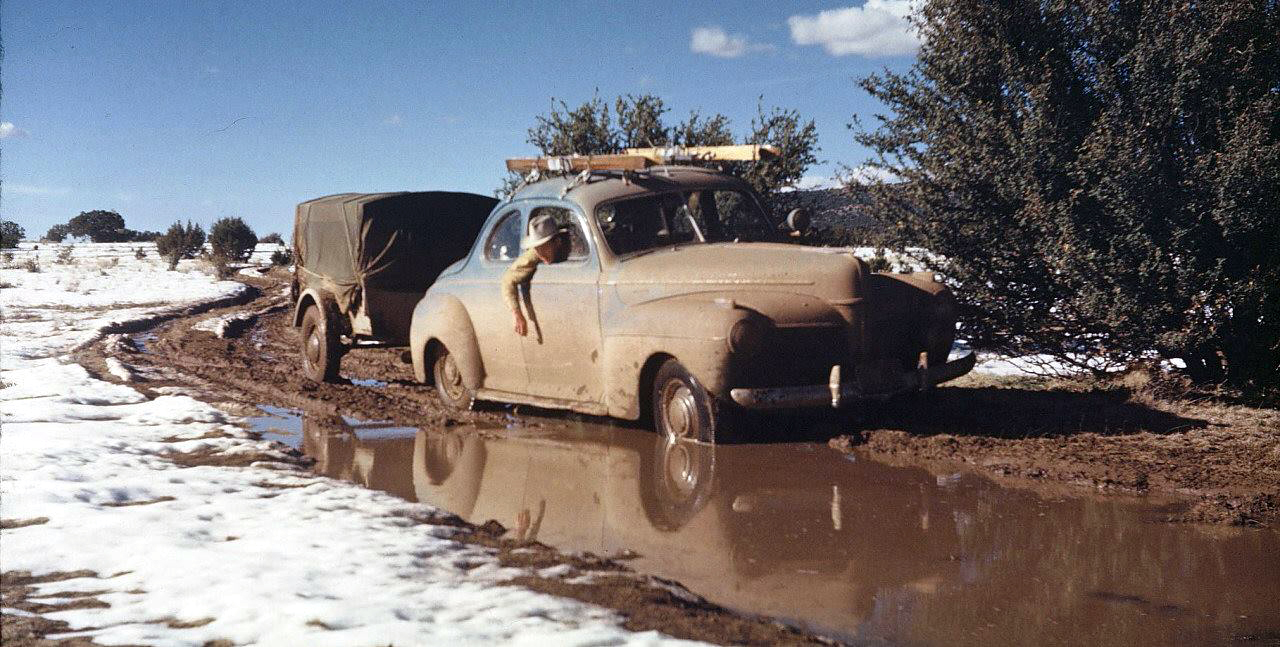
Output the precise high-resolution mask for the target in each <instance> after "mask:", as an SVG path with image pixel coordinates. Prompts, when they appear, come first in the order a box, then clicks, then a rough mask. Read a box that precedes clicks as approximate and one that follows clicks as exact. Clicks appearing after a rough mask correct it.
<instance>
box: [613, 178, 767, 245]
mask: <svg viewBox="0 0 1280 647" xmlns="http://www.w3.org/2000/svg"><path fill="white" fill-rule="evenodd" d="M596 222H598V223H599V224H600V231H601V232H603V233H604V238H605V241H606V242H608V243H609V249H611V250H613V253H614V254H616V255H618V256H628V255H631V254H638V253H640V252H645V251H648V250H651V249H655V248H658V247H664V246H669V245H680V244H685V243H723V242H756V241H765V240H774V239H775V238H776V237H777V231H776V229H775V227H774V226H773V224H772V223H770V222H769V219H768V218H766V217H765V216H764V214H763V213H762V212H761V211H760V207H759V206H758V205H757V204H756V201H755V200H754V199H753V198H752V197H751V196H750V195H749V194H747V193H744V192H742V191H733V190H722V189H699V190H696V191H673V192H670V193H657V194H649V195H643V196H639V197H635V198H629V199H626V200H618V201H616V202H610V203H608V204H604V205H601V206H599V207H597V208H596Z"/></svg>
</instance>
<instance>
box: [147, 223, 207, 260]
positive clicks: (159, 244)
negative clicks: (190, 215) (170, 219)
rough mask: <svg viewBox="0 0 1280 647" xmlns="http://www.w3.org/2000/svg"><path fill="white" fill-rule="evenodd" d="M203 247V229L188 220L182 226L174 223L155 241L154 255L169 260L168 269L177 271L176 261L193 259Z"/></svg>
mask: <svg viewBox="0 0 1280 647" xmlns="http://www.w3.org/2000/svg"><path fill="white" fill-rule="evenodd" d="M203 247H204V229H203V228H202V227H200V225H192V224H191V221H190V220H188V221H187V224H186V225H185V226H184V225H183V224H182V223H181V222H175V223H173V224H172V225H170V226H169V230H168V231H166V232H165V233H164V234H163V235H162V236H160V237H159V238H157V239H156V253H157V254H159V255H160V256H161V257H162V258H167V259H169V269H171V270H173V269H177V267H178V261H180V260H182V259H184V258H195V256H196V254H197V253H199V252H200V251H201V249H202V248H203Z"/></svg>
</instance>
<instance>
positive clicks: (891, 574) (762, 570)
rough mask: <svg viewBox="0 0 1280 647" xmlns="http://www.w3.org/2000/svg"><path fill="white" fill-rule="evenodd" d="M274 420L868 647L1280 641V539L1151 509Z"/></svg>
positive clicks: (693, 584)
mask: <svg viewBox="0 0 1280 647" xmlns="http://www.w3.org/2000/svg"><path fill="white" fill-rule="evenodd" d="M268 413H269V415H268V416H264V417H263V418H260V419H256V420H255V422H254V424H255V427H256V428H258V429H259V430H262V431H264V432H265V433H266V434H267V435H268V436H269V437H273V438H275V439H277V440H281V441H282V442H286V443H288V444H290V445H293V446H295V447H299V448H301V449H302V450H303V451H304V452H306V453H307V454H309V455H311V456H312V457H314V458H315V459H316V461H317V463H316V470H317V471H319V472H321V473H323V474H325V475H328V476H332V477H336V478H342V479H347V480H351V481H354V482H357V483H360V484H362V485H365V486H367V487H370V488H375V489H379V490H384V491H387V492H390V493H392V494H394V495H397V496H400V497H403V498H405V499H408V500H412V501H421V502H423V503H427V504H431V505H434V506H436V507H439V508H442V509H445V510H448V511H450V512H453V513H455V514H457V515H459V516H461V517H463V518H465V519H467V520H468V521H471V522H473V523H476V524H481V523H484V522H485V521H488V520H490V519H494V520H497V521H498V522H500V523H501V524H502V525H503V526H505V527H507V528H515V527H517V525H518V523H519V520H520V519H521V517H522V516H523V517H525V518H526V519H527V526H526V527H527V528H528V534H529V535H530V536H531V537H532V538H533V539H536V540H537V541H540V542H542V543H545V544H549V545H552V546H555V547H557V548H559V549H561V550H563V551H566V552H591V553H595V554H600V555H635V557H634V558H632V559H630V560H629V561H628V562H627V563H628V564H629V565H631V566H632V567H633V568H635V569H636V570H637V571H640V572H643V573H650V574H653V575H657V576H660V577H665V578H670V579H673V580H677V581H679V582H680V583H682V584H683V585H685V586H686V587H688V588H689V589H690V590H692V591H694V592H695V593H698V594H699V595H702V596H703V597H705V598H707V599H708V600H711V601H713V602H715V603H718V604H721V605H724V606H726V607H729V608H732V609H736V610H739V611H743V612H746V613H752V614H761V615H767V616H772V617H776V618H779V619H781V620H783V621H785V622H787V623H789V624H793V625H795V626H798V627H802V628H805V629H808V630H811V631H815V632H818V633H823V634H826V635H830V636H834V637H837V638H839V639H841V640H845V641H849V642H853V643H866V644H886V643H887V644H905V645H956V644H964V645H992V644H1042V645H1052V644H1062V645H1079V644H1090V645H1205V644H1232V645H1250V644H1275V643H1276V641H1277V640H1280V532H1276V531H1274V530H1261V531H1259V530H1244V529H1230V528H1219V527H1204V526H1195V525H1179V524H1169V523H1162V522H1160V521H1159V520H1160V519H1161V518H1163V516H1164V515H1165V514H1166V513H1167V510H1163V509H1161V507H1160V506H1158V505H1154V504H1150V503H1143V502H1128V501H1117V500H1115V499H1089V498H1079V497H1071V498H1058V497H1055V496H1052V495H1047V494H1044V493H1037V492H1032V491H1029V490H1020V489H1008V488H1002V487H999V486H997V485H996V484H994V483H993V482H991V481H989V480H987V479H985V478H983V477H981V476H978V475H975V474H969V473H955V474H943V475H936V474H932V473H929V472H926V471H924V470H921V469H916V468H903V467H893V466H889V465H885V464H882V463H878V462H875V461H872V460H865V459H862V458H851V457H850V456H848V455H844V454H841V453H839V452H836V451H834V450H831V449H829V448H828V447H826V446H825V445H822V444H814V443H790V444H759V445H731V446H710V445H700V444H692V443H675V444H668V443H664V442H661V441H660V440H659V439H658V438H657V437H656V436H655V435H654V434H652V433H649V432H646V431H641V430H635V429H627V428H619V427H611V426H602V425H595V424H588V423H579V422H573V421H565V420H558V419H550V420H547V419H539V420H540V422H542V423H544V424H542V425H540V426H539V427H538V428H537V429H531V430H519V429H517V430H515V432H514V433H516V434H518V435H516V436H513V437H503V438H485V437H483V435H482V434H478V433H475V431H476V430H472V429H469V428H466V427H459V428H451V429H444V430H441V429H411V428H405V427H392V426H389V425H385V424H380V423H364V422H358V421H354V420H349V419H341V418H326V419H315V418H312V417H306V418H302V417H300V416H299V415H298V414H297V413H296V412H292V411H289V410H284V409H278V410H270V411H269V412H268ZM268 421H272V422H268ZM270 425H274V427H273V429H268V426H270ZM272 434H275V435H274V436H272Z"/></svg>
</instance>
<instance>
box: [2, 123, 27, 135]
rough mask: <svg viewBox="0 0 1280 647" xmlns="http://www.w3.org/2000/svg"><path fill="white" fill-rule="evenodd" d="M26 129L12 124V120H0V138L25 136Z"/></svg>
mask: <svg viewBox="0 0 1280 647" xmlns="http://www.w3.org/2000/svg"><path fill="white" fill-rule="evenodd" d="M26 136H27V131H25V130H23V129H21V128H19V127H17V126H15V125H13V122H12V121H0V139H9V138H10V137H26Z"/></svg>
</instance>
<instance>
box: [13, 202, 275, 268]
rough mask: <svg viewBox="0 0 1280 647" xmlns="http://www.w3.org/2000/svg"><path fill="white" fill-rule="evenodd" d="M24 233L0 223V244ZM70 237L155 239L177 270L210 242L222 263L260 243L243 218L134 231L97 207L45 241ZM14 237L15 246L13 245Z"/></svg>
mask: <svg viewBox="0 0 1280 647" xmlns="http://www.w3.org/2000/svg"><path fill="white" fill-rule="evenodd" d="M24 235H25V232H24V231H23V230H22V228H21V227H19V226H18V225H17V224H16V223H11V222H3V223H0V236H2V237H3V239H2V240H0V243H3V244H4V246H7V247H13V246H16V245H17V241H18V240H20V239H21V238H22V237H23V236H24ZM68 238H81V239H88V240H89V241H90V242H94V243H128V242H154V243H155V245H156V252H157V253H158V254H159V255H160V256H161V257H162V258H165V259H167V260H168V261H169V269H175V268H177V266H178V261H181V260H182V259H187V258H195V257H196V256H199V255H201V254H203V253H204V246H205V244H206V243H208V245H209V252H208V255H209V257H210V259H212V260H213V261H214V262H215V263H216V264H219V266H225V265H226V264H227V263H230V262H244V261H246V260H248V259H249V256H250V254H252V253H253V249H254V247H255V246H256V245H257V244H258V242H259V239H258V236H257V235H256V234H255V233H254V231H253V228H251V227H250V226H249V225H248V224H246V223H245V222H244V220H242V219H240V218H220V219H218V220H216V221H215V222H214V223H213V226H212V227H210V229H209V232H208V234H207V235H206V233H205V230H204V228H203V227H202V226H200V225H199V224H192V223H191V221H190V220H188V221H187V222H186V223H185V224H184V223H183V222H182V221H178V222H175V223H173V224H172V225H170V226H169V229H168V230H166V231H165V232H164V233H163V234H162V233H160V232H158V231H134V230H132V229H129V228H127V227H125V222H124V217H123V216H121V215H120V214H119V213H116V212H115V211H106V210H101V209H95V210H93V211H84V212H81V213H80V215H77V216H76V217H74V218H72V219H71V220H69V221H67V222H66V223H64V224H59V225H54V226H52V227H50V228H49V231H48V233H46V234H45V236H44V238H43V239H42V240H45V241H48V242H56V243H61V242H63V241H65V240H67V239H68ZM10 239H12V245H10V244H9V243H10ZM261 242H266V243H276V244H278V245H283V244H284V238H282V237H281V236H280V234H278V233H274V232H273V233H270V234H267V235H266V236H265V237H264V238H262V240H261ZM290 262H292V254H291V253H290V252H289V251H288V250H277V251H276V253H275V254H273V255H272V263H274V264H277V265H287V264H289V263H290Z"/></svg>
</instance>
